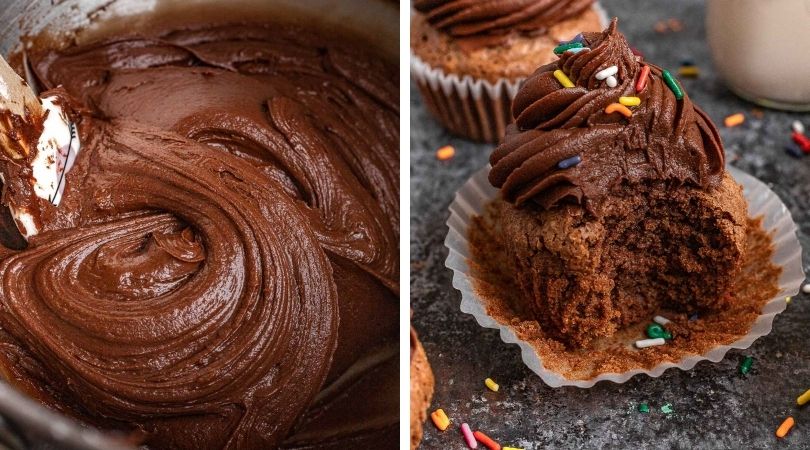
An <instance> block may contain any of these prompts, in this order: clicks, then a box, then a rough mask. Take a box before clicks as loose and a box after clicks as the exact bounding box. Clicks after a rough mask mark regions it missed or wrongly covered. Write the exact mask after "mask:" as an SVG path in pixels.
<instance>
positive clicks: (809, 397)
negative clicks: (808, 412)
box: [796, 389, 810, 406]
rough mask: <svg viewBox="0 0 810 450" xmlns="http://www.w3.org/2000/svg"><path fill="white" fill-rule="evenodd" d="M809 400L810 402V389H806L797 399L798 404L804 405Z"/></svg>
mask: <svg viewBox="0 0 810 450" xmlns="http://www.w3.org/2000/svg"><path fill="white" fill-rule="evenodd" d="M807 402H810V389H808V390H806V391H805V392H804V394H802V395H800V396H799V398H797V399H796V404H798V405H799V406H802V405H804V404H805V403H807Z"/></svg>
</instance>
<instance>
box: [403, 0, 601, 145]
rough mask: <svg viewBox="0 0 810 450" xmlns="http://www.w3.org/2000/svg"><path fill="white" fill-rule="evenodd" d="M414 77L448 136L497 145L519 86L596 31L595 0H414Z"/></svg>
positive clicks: (597, 14)
mask: <svg viewBox="0 0 810 450" xmlns="http://www.w3.org/2000/svg"><path fill="white" fill-rule="evenodd" d="M413 6H414V9H415V12H414V13H413V15H412V20H411V47H412V51H413V56H414V58H412V64H411V68H412V73H413V77H414V79H415V81H416V82H417V83H418V85H419V88H420V91H421V92H422V98H423V100H424V102H425V103H426V105H427V107H428V109H429V110H430V111H431V113H432V114H433V115H434V116H435V117H436V118H437V119H438V120H439V121H440V122H441V123H442V124H443V125H444V126H445V127H447V128H448V129H449V130H450V131H452V132H453V133H456V134H458V135H460V136H463V137H467V138H470V139H473V140H477V141H487V142H497V141H498V140H499V139H500V138H501V137H502V136H503V134H504V131H505V128H506V125H507V124H508V123H509V121H510V118H511V116H510V114H509V108H510V104H511V100H512V98H513V97H514V95H515V93H516V92H517V86H518V83H519V82H520V81H521V80H522V79H524V78H525V77H527V76H529V75H530V74H531V73H532V72H533V71H534V69H535V68H537V67H538V66H540V65H542V64H545V63H548V62H550V61H551V60H552V59H554V53H553V52H552V50H553V49H554V48H555V47H557V46H558V44H559V43H560V42H561V41H566V40H570V39H571V38H572V37H574V36H575V35H577V33H579V32H580V31H581V30H592V31H596V30H600V29H601V28H602V26H603V25H604V23H603V19H602V17H603V14H601V13H600V12H599V10H598V7H597V6H596V5H595V4H594V3H593V0H562V1H544V0H520V1H513V2H492V1H486V0H469V1H459V0H416V1H415V2H414V4H413Z"/></svg>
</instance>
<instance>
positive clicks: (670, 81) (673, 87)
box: [661, 70, 683, 100]
mask: <svg viewBox="0 0 810 450" xmlns="http://www.w3.org/2000/svg"><path fill="white" fill-rule="evenodd" d="M661 76H662V77H663V78H664V83H666V85H667V87H668V88H669V90H670V91H672V93H673V94H675V98H677V99H678V100H680V99H682V98H683V89H681V86H680V85H679V84H678V82H677V81H675V77H673V76H672V74H671V73H669V70H665V71H664V72H663V73H661Z"/></svg>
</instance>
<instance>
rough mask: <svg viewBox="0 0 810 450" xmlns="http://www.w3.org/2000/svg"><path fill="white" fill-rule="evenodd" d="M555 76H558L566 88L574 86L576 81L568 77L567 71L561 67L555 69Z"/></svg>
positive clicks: (558, 79)
mask: <svg viewBox="0 0 810 450" xmlns="http://www.w3.org/2000/svg"><path fill="white" fill-rule="evenodd" d="M554 78H556V79H557V81H559V82H560V84H561V85H562V86H563V87H564V88H572V87H574V83H573V82H572V81H571V79H570V78H568V76H567V75H565V72H563V71H562V70H560V69H557V70H555V71H554Z"/></svg>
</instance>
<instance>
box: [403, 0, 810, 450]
mask: <svg viewBox="0 0 810 450" xmlns="http://www.w3.org/2000/svg"><path fill="white" fill-rule="evenodd" d="M602 4H603V5H604V7H605V9H606V10H607V11H608V13H609V14H610V15H615V16H618V17H619V20H620V22H619V28H620V30H621V31H623V32H624V33H625V34H626V35H627V37H628V39H629V40H630V42H631V44H632V45H635V46H636V47H638V48H639V49H640V50H641V51H642V52H643V53H644V55H645V57H646V58H647V59H648V60H650V61H652V62H655V63H656V64H658V65H661V66H663V67H665V68H670V69H674V70H677V68H678V66H679V65H680V61H681V60H683V59H692V60H693V61H694V62H695V63H696V64H697V65H698V66H699V67H700V69H701V76H700V77H699V78H698V79H681V82H682V84H683V86H684V88H685V89H686V90H687V92H689V95H690V96H691V97H692V99H693V100H694V101H695V102H696V103H697V104H698V105H700V106H701V107H702V108H703V109H704V110H706V112H707V113H708V114H709V116H711V117H712V119H713V120H714V121H715V122H717V123H718V125H719V128H720V133H721V135H722V138H723V142H724V143H725V146H726V154H727V158H728V160H729V161H731V163H732V164H733V165H735V166H736V167H739V168H741V169H743V170H745V171H747V172H749V173H751V174H753V175H755V176H757V177H758V178H760V179H761V180H763V181H765V182H766V183H768V184H769V185H770V186H771V187H772V189H773V190H774V191H775V192H776V193H777V194H778V195H779V196H780V197H781V198H782V200H783V201H784V202H785V203H786V204H787V205H788V207H789V208H790V210H791V213H792V214H793V217H794V219H795V220H796V222H797V223H798V224H799V226H800V228H801V233H800V236H799V237H800V240H801V242H802V246H803V247H804V248H805V249H807V248H810V247H808V244H810V242H809V241H808V237H807V233H808V232H810V217H809V216H808V214H809V213H810V211H809V210H808V207H809V206H810V197H809V195H810V157H808V158H805V159H802V160H796V159H793V158H791V157H789V156H787V155H786V154H785V153H784V151H783V149H782V147H783V145H784V143H785V142H786V141H787V140H789V133H790V123H791V122H792V121H793V120H795V119H800V120H802V121H803V122H804V123H805V125H806V126H808V128H810V115H808V114H790V113H784V112H777V111H773V110H764V113H765V115H764V117H763V118H762V119H756V118H754V117H752V116H751V114H750V111H751V109H752V108H753V105H751V104H749V103H746V102H744V101H743V100H740V99H738V98H736V97H734V96H733V95H732V94H731V93H730V92H729V91H728V90H727V89H726V88H725V87H724V86H723V85H722V83H721V82H720V80H718V78H717V77H716V75H715V73H714V71H713V68H712V65H711V60H710V58H709V54H708V48H707V47H706V45H705V43H704V40H705V29H704V23H703V8H704V6H703V2H702V1H695V0H689V1H686V0H678V1H673V0H669V1H666V0H646V1H643V2H642V1H633V0H603V1H602ZM669 17H675V18H679V19H681V20H682V21H683V23H684V25H685V29H684V31H682V32H680V33H671V34H663V35H662V34H657V33H655V32H654V31H653V25H654V24H655V22H656V21H657V20H659V19H665V18H669ZM805 57H810V55H805ZM736 112H745V113H746V116H747V120H746V122H745V124H743V125H742V126H740V127H737V128H731V129H729V128H725V127H723V126H722V119H723V118H724V117H725V116H727V115H729V114H733V113H736ZM445 144H451V145H453V146H455V148H456V157H455V159H453V160H452V161H450V162H446V163H442V162H439V161H437V160H436V159H435V156H434V152H435V150H436V149H437V148H439V147H441V146H442V145H445ZM491 148H492V147H491V146H488V145H476V144H472V143H470V142H468V141H465V140H463V139H460V138H457V137H454V136H451V135H450V134H448V133H447V132H445V131H444V130H443V129H442V128H441V127H440V126H439V125H438V124H437V123H436V122H434V121H433V120H432V119H431V117H430V116H429V115H428V113H427V111H426V110H425V109H424V107H423V105H422V102H421V99H420V97H419V93H418V91H417V90H416V89H415V88H413V87H412V89H411V214H410V218H411V270H412V274H411V304H412V307H413V324H414V326H415V328H416V329H417V331H418V332H419V334H420V337H421V339H422V342H423V344H424V346H425V349H426V351H427V354H428V358H429V359H430V362H431V364H432V366H433V370H434V373H435V375H436V394H435V395H434V398H433V404H432V405H431V410H433V409H435V408H439V407H440V408H444V410H445V411H446V412H447V413H448V415H449V416H450V417H451V419H453V425H452V427H451V428H450V429H448V430H447V431H446V432H444V433H440V432H438V431H437V430H436V428H435V427H434V426H433V425H432V424H431V423H430V422H429V421H428V423H427V424H426V425H425V438H424V440H423V446H422V448H429V449H434V448H442V449H461V448H466V447H465V446H464V444H463V440H462V439H461V437H460V434H459V431H458V426H459V424H460V423H461V422H462V421H466V422H468V423H470V425H471V426H472V427H473V429H481V430H482V431H484V432H486V433H488V434H489V436H491V437H493V438H494V439H496V440H497V441H498V442H500V443H501V445H511V446H513V447H523V448H525V449H527V450H528V449H537V448H573V447H584V448H631V447H632V448H772V447H773V448H777V447H778V448H791V449H792V448H795V449H798V448H810V407H805V408H803V409H800V408H796V407H795V401H796V397H797V395H798V394H800V393H801V392H803V391H804V390H806V389H808V388H810V297H809V296H807V295H803V294H800V295H799V296H797V297H796V298H794V299H793V301H792V303H791V304H790V305H788V308H787V311H785V312H784V313H782V314H781V315H779V316H778V317H777V318H776V321H775V322H774V330H773V332H772V333H771V334H770V335H768V336H766V337H765V338H762V339H760V340H758V341H757V342H756V343H755V344H754V345H753V346H752V347H751V348H750V349H748V350H745V351H731V352H729V353H728V355H727V356H726V358H725V359H724V360H723V361H721V362H720V363H716V364H714V363H710V362H702V363H700V364H698V365H697V367H696V368H695V369H693V370H691V371H689V372H682V371H679V370H669V371H667V372H665V373H664V375H663V376H661V377H660V378H649V377H646V376H636V377H635V378H633V379H631V380H630V381H628V382H627V383H625V384H622V385H616V384H612V383H600V384H597V385H596V386H595V387H593V388H591V389H587V390H582V389H578V388H559V389H551V388H549V387H547V386H546V385H544V384H543V382H542V381H541V380H540V378H539V377H537V376H536V375H534V373H532V372H531V371H529V369H528V368H526V367H525V366H524V365H523V363H522V362H521V360H520V354H519V351H518V347H517V346H514V345H507V344H504V343H503V342H501V340H500V339H499V337H498V334H497V332H496V331H494V330H490V329H486V328H482V327H480V326H478V324H477V323H476V322H475V320H474V319H473V318H472V317H471V316H468V315H465V314H462V313H461V312H460V311H459V309H458V308H459V301H460V295H459V293H458V292H457V291H455V290H454V289H453V288H452V286H451V271H450V270H449V269H446V268H445V267H444V260H445V258H446V257H447V251H446V249H445V248H444V245H443V240H444V237H445V235H446V233H447V228H446V227H445V225H444V222H445V220H446V219H447V216H448V212H447V207H448V205H449V204H450V201H451V200H452V198H453V195H454V193H455V191H456V190H457V189H458V188H459V187H460V186H461V185H462V184H463V183H464V181H466V180H467V178H468V177H469V176H470V175H471V174H472V173H473V172H475V171H476V170H478V169H479V168H480V167H482V166H483V165H485V164H486V162H487V158H488V155H489V152H490V151H491ZM804 262H805V269H806V270H807V269H808V267H809V265H808V262H809V261H808V258H807V254H806V252H805V258H804ZM744 355H751V356H753V357H754V358H755V362H754V366H753V370H752V371H751V373H750V374H749V375H748V376H742V375H740V374H739V373H738V371H737V367H738V365H739V363H740V361H741V359H742V358H743V356H744ZM488 376H489V377H492V378H493V379H495V380H496V381H497V382H498V383H500V385H501V390H500V392H498V393H494V392H490V391H488V390H487V389H486V388H485V387H484V385H483V380H484V378H486V377H488ZM640 402H647V403H649V405H650V408H651V412H650V413H649V414H641V413H639V412H637V410H636V407H637V405H638V404H639V403H640ZM664 403H671V404H672V406H673V409H674V412H673V413H672V414H669V415H667V414H664V413H662V412H661V411H660V406H661V405H663V404H664ZM809 406H810V405H809ZM788 415H792V416H793V417H794V418H795V419H796V426H795V427H794V428H793V430H792V431H791V433H790V434H789V435H788V437H787V438H786V439H782V440H779V441H778V440H777V439H776V438H775V437H774V431H775V429H776V427H777V426H778V425H779V424H780V423H781V421H782V420H783V419H784V418H785V417H786V416H788ZM777 441H778V442H777Z"/></svg>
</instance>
